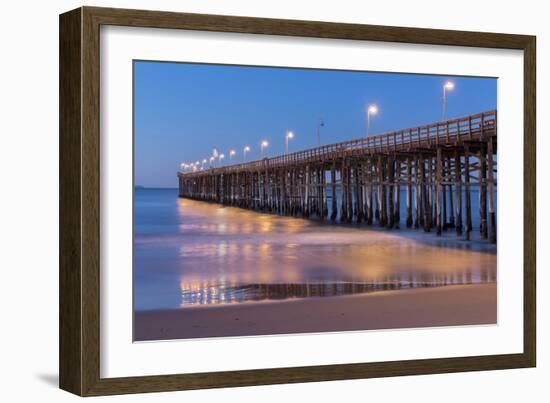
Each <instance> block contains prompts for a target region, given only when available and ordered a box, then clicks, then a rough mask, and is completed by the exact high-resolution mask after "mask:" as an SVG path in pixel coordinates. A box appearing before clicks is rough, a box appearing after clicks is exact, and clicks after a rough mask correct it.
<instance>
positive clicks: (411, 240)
mask: <svg viewBox="0 0 550 403" xmlns="http://www.w3.org/2000/svg"><path fill="white" fill-rule="evenodd" d="M535 100H536V99H535V37H533V36H525V35H513V34H500V33H481V32H459V31H445V30H433V29H419V28H401V27H386V26H372V25H354V24H339V23H328V22H313V21H295V20H275V19H263V18H249V17H229V16H216V15H199V14H185V13H170V12H158V11H138V10H120V9H107V8H94V7H82V8H79V9H76V10H73V11H70V12H67V13H65V14H62V15H61V16H60V386H61V388H62V389H65V390H67V391H69V392H72V393H75V394H78V395H81V396H92V395H107V394H120V393H138V392H155V391H169V390H185V389H197V388H213V387H230V386H245V385H261V384H275V383H290V382H311V381H325V380H341V379H354V378H369V377H386V376H399V375H415V374H436V373H447V372H458V371H479V370H495V369H504V368H522V367H532V366H535V362H536V353H535V339H536V336H535V329H536V327H535V300H536V297H535V233H536V226H535V222H536V221H535V193H536V189H535V182H536V172H535V165H536V164H535Z"/></svg>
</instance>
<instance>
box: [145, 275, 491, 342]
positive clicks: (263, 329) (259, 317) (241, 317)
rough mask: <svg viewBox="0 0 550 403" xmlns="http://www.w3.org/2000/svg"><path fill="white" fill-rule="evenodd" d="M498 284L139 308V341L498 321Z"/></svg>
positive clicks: (475, 323) (472, 323)
mask: <svg viewBox="0 0 550 403" xmlns="http://www.w3.org/2000/svg"><path fill="white" fill-rule="evenodd" d="M496 321H497V286H496V283H486V284H469V285H450V286H442V287H433V288H420V289H411V290H397V291H377V292H373V293H368V294H356V295H346V296H336V297H321V298H304V299H290V300H288V299H287V300H283V301H268V302H265V301H264V302H246V303H235V304H227V305H210V306H191V307H186V308H183V309H172V310H152V311H138V312H136V313H135V317H134V327H135V329H134V332H135V340H136V341H146V340H170V339H186V338H204V337H227V336H243V335H247V336H248V335H266V334H286V333H312V332H323V331H349V330H372V329H397V328H411V327H432V326H456V325H480V324H495V323H496Z"/></svg>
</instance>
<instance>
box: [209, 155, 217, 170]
mask: <svg viewBox="0 0 550 403" xmlns="http://www.w3.org/2000/svg"><path fill="white" fill-rule="evenodd" d="M215 162H216V159H215V158H214V156H212V157H210V168H213V167H214V166H215V164H214V163H215Z"/></svg>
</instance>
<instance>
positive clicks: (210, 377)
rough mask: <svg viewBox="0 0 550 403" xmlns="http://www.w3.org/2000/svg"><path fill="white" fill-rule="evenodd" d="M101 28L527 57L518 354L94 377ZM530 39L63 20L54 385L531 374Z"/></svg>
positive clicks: (132, 16)
mask: <svg viewBox="0 0 550 403" xmlns="http://www.w3.org/2000/svg"><path fill="white" fill-rule="evenodd" d="M102 25H120V26H132V27H150V28H151V27H153V28H171V29H185V30H201V31H215V32H233V33H252V34H268V35H284V36H302V37H316V38H334V39H351V40H358V41H364V40H368V41H382V42H401V43H415V44H433V45H450V46H475V47H486V48H499V49H519V50H523V52H524V111H523V114H524V133H523V136H524V245H523V247H524V267H523V278H524V301H523V302H524V305H523V315H524V327H523V343H524V349H523V353H521V354H503V355H490V356H468V357H456V358H441V359H420V360H407V361H392V362H374V363H360V364H342V365H323V366H308V367H292V368H277V369H255V370H243V371H230V372H212V373H193V374H180V375H178V374H174V375H158V376H140V377H127V378H101V377H100V354H99V353H100V315H99V301H100V299H99V290H100V278H99V245H100V230H99V227H100V226H99V219H100V212H99V204H100V195H99V192H100V172H99V160H100V147H99V137H100V136H99V130H100V127H99V111H100V105H99V103H100V101H99V99H100V97H99V88H100V84H99V71H100V63H99V54H100V49H99V43H100V41H99V35H100V26H102ZM535 55H536V50H535V37H534V36H526V35H510V34H496V33H482V32H461V31H447V30H436V29H418V28H401V27H389V26H373V25H356V24H340V23H329V22H314V21H295V20H277V19H265V18H249V17H229V16H218V15H201V14H185V13H171V12H158V11H141V10H139V11H138V10H122V9H109V8H95V7H81V8H78V9H76V10H73V11H70V12H67V13H65V14H62V15H61V16H60V88H59V90H60V255H59V258H60V294H59V299H60V345H59V352H60V356H59V360H60V387H61V388H62V389H64V390H67V391H69V392H72V393H75V394H77V395H81V396H94V395H111V394H121V393H139V392H160V391H170V390H186V389H199V388H217V387H232V386H249V385H263V384H278V383H295V382H314V381H327V380H342V379H357V378H371V377H372V378H374V377H387V376H399V375H418V374H432V373H448V372H460V371H481V370H496V369H507V368H522V367H533V366H535V363H536V347H535V346H536V311H535V301H536V295H535V253H536V249H535V248H536V246H535V244H536V217H535V214H536V213H535V207H536V205H535V203H536V201H535V200H536V198H535V195H536V168H535V167H536V158H535V157H536V154H535V130H536V129H535V120H536V119H535V113H536V95H535V88H536V85H535V83H536V78H535V60H536V56H535Z"/></svg>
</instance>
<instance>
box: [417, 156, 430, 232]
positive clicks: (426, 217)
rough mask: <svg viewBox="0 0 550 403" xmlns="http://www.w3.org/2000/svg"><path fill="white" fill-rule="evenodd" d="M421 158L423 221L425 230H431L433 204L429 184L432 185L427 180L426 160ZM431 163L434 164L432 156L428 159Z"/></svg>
mask: <svg viewBox="0 0 550 403" xmlns="http://www.w3.org/2000/svg"><path fill="white" fill-rule="evenodd" d="M420 158H421V169H422V171H421V184H422V189H421V190H422V194H421V197H420V198H421V200H422V223H423V224H424V231H425V232H430V230H431V228H432V219H431V211H430V210H431V205H430V201H429V199H428V189H427V187H428V186H429V187H430V188H431V185H430V184H429V183H427V182H428V181H427V180H426V165H425V161H424V160H423V159H422V157H420ZM428 162H429V164H430V167H431V166H432V161H431V157H430V160H429V161H428Z"/></svg>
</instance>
